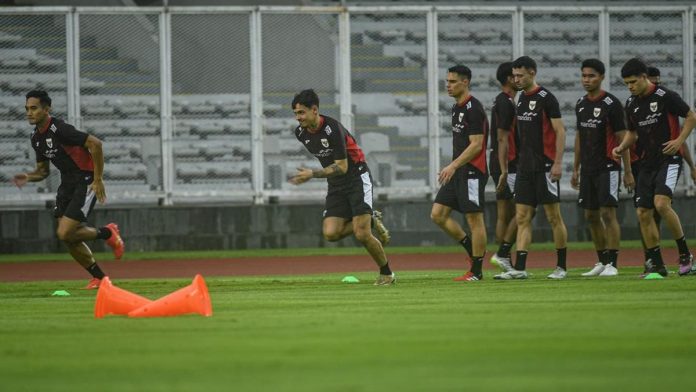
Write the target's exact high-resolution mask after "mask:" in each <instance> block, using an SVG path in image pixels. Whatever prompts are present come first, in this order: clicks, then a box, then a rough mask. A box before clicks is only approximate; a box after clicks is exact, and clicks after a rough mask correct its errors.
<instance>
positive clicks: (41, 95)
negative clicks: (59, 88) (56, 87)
mask: <svg viewBox="0 0 696 392" xmlns="http://www.w3.org/2000/svg"><path fill="white" fill-rule="evenodd" d="M29 98H37V99H38V100H39V102H41V106H48V107H51V97H49V96H48V93H47V92H45V91H43V90H31V91H29V92H28V93H27V95H26V99H29Z"/></svg>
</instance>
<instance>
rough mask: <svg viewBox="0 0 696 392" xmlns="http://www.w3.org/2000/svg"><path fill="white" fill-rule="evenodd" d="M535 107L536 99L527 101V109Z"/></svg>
mask: <svg viewBox="0 0 696 392" xmlns="http://www.w3.org/2000/svg"><path fill="white" fill-rule="evenodd" d="M535 107H536V101H529V110H534V108H535Z"/></svg>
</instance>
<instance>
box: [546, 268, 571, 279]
mask: <svg viewBox="0 0 696 392" xmlns="http://www.w3.org/2000/svg"><path fill="white" fill-rule="evenodd" d="M566 275H568V272H566V270H564V269H563V268H561V267H556V269H555V270H553V272H552V273H550V274H549V275H548V276H547V278H549V279H565V277H566Z"/></svg>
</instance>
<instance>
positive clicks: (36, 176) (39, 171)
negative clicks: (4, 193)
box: [12, 161, 51, 188]
mask: <svg viewBox="0 0 696 392" xmlns="http://www.w3.org/2000/svg"><path fill="white" fill-rule="evenodd" d="M50 172H51V169H50V166H49V163H48V161H39V162H36V168H34V171H31V172H28V173H19V174H15V175H14V177H13V178H12V182H13V183H14V184H15V185H16V186H17V188H21V187H23V186H24V185H25V184H26V183H27V182H37V181H43V180H44V179H45V178H46V177H48V175H49V173H50Z"/></svg>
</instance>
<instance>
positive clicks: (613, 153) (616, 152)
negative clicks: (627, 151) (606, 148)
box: [611, 147, 623, 160]
mask: <svg viewBox="0 0 696 392" xmlns="http://www.w3.org/2000/svg"><path fill="white" fill-rule="evenodd" d="M622 155H623V151H619V148H618V147H614V148H613V149H612V150H611V156H612V157H614V159H616V160H620V159H621V157H622Z"/></svg>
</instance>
